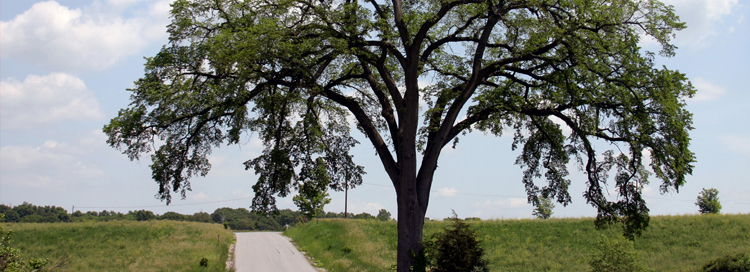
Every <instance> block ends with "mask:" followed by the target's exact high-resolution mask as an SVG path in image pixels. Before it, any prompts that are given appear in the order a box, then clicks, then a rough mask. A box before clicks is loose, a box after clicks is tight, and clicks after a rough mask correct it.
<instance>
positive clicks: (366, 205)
mask: <svg viewBox="0 0 750 272" xmlns="http://www.w3.org/2000/svg"><path fill="white" fill-rule="evenodd" d="M380 209H384V208H383V205H381V204H380V203H377V202H362V201H357V202H354V203H351V202H350V203H349V212H350V213H352V214H358V213H363V212H366V213H369V214H371V215H378V211H380Z"/></svg>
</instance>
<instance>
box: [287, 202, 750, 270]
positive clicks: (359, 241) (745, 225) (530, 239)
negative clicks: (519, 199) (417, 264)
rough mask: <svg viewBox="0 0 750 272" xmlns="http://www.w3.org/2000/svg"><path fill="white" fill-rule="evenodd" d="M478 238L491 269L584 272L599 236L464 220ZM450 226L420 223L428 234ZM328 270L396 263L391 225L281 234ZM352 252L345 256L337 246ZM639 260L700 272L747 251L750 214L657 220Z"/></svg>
mask: <svg viewBox="0 0 750 272" xmlns="http://www.w3.org/2000/svg"><path fill="white" fill-rule="evenodd" d="M469 223H470V224H471V225H472V227H473V228H474V229H475V230H476V231H477V234H478V236H479V238H480V240H482V245H483V247H484V248H485V257H486V259H487V260H488V261H489V263H490V266H489V267H490V270H491V271H587V270H589V269H590V267H589V265H588V262H589V260H590V257H591V256H592V253H593V252H594V250H596V246H597V242H598V241H599V240H600V239H601V238H602V237H615V236H619V235H622V232H621V230H620V229H618V228H616V227H612V228H609V229H604V230H596V228H595V227H594V222H593V219H591V218H582V219H550V220H531V219H522V220H485V221H469ZM447 224H448V222H438V221H430V222H427V223H426V224H425V229H424V233H425V236H429V235H431V234H432V233H435V232H437V231H439V230H440V229H441V228H443V227H445V226H446V225H447ZM285 235H287V236H289V237H291V238H292V239H293V240H294V242H295V243H296V244H297V246H298V247H300V248H301V249H302V250H305V251H308V254H309V255H310V256H312V257H313V258H314V260H315V262H316V263H318V264H319V266H321V267H324V268H326V269H327V270H328V271H331V272H334V271H384V270H387V269H389V268H390V267H391V266H393V265H394V264H395V262H396V237H397V235H396V223H395V222H393V221H391V222H379V221H374V220H320V223H318V224H316V223H315V222H311V223H308V224H306V225H304V226H300V227H294V228H291V229H289V230H288V231H286V232H285ZM345 247H346V248H350V249H351V252H350V253H346V252H344V251H343V250H341V249H342V248H345ZM634 247H635V249H636V250H637V251H638V252H639V255H640V256H641V261H642V262H643V263H644V264H645V265H646V266H647V267H649V268H651V269H654V270H655V271H697V270H698V269H699V268H700V267H701V266H702V265H704V264H705V263H707V262H708V261H710V260H711V259H714V258H716V257H719V256H723V255H727V254H730V253H738V252H750V215H686V216H655V217H652V218H651V223H650V226H649V228H648V229H647V230H646V231H645V232H644V233H643V235H642V236H641V237H639V238H636V240H635V243H634Z"/></svg>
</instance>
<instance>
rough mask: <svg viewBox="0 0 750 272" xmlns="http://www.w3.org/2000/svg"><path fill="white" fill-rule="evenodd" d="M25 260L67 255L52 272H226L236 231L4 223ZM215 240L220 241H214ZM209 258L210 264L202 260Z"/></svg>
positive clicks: (182, 225) (171, 225)
mask: <svg viewBox="0 0 750 272" xmlns="http://www.w3.org/2000/svg"><path fill="white" fill-rule="evenodd" d="M3 226H4V227H5V229H6V230H9V229H12V230H13V235H12V236H11V237H12V247H14V248H18V249H20V250H21V254H22V256H23V257H24V258H25V259H31V258H48V259H49V260H50V265H52V264H54V263H55V262H58V261H59V260H60V259H61V258H64V257H67V260H68V261H67V264H66V265H65V266H64V267H62V268H61V269H59V270H55V271H225V262H226V259H227V252H228V250H229V245H230V244H232V243H234V234H233V233H232V232H231V231H229V230H225V229H224V227H223V226H222V225H220V224H209V223H197V222H177V221H166V220H165V221H139V222H136V221H110V222H84V223H12V224H8V223H3ZM217 238H218V239H217ZM202 258H206V259H208V267H207V268H205V267H200V265H199V264H200V260H201V259H202Z"/></svg>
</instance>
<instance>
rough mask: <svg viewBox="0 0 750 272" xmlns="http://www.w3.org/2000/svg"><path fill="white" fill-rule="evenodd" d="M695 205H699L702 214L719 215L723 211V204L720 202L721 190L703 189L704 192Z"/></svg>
mask: <svg viewBox="0 0 750 272" xmlns="http://www.w3.org/2000/svg"><path fill="white" fill-rule="evenodd" d="M695 205H698V209H699V210H700V212H701V213H702V214H706V213H719V211H721V203H720V202H719V190H716V189H714V188H711V189H706V188H703V190H702V191H701V192H700V194H699V195H698V199H697V200H696V201H695Z"/></svg>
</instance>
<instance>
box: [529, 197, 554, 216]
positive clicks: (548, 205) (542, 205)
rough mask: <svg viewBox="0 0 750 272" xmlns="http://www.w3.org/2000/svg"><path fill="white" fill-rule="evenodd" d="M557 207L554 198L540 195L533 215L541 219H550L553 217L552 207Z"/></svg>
mask: <svg viewBox="0 0 750 272" xmlns="http://www.w3.org/2000/svg"><path fill="white" fill-rule="evenodd" d="M554 208H555V203H554V202H553V200H552V199H550V198H547V197H540V198H539V203H538V204H536V205H535V207H534V213H533V215H534V216H536V218H539V219H549V218H550V217H552V209H554Z"/></svg>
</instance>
